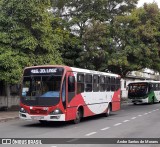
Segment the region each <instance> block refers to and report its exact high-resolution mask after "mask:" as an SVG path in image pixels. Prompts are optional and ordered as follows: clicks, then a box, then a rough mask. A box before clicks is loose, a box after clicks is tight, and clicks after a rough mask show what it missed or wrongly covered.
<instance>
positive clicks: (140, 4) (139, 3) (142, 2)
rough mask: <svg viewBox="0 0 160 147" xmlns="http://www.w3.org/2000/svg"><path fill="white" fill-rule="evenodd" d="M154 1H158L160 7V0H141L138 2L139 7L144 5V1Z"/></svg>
mask: <svg viewBox="0 0 160 147" xmlns="http://www.w3.org/2000/svg"><path fill="white" fill-rule="evenodd" d="M152 2H156V3H157V4H158V7H159V8H160V0H139V2H138V5H137V6H138V7H141V6H143V4H144V3H152Z"/></svg>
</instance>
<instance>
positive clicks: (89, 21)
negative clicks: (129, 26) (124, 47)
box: [52, 0, 138, 70]
mask: <svg viewBox="0 0 160 147" xmlns="http://www.w3.org/2000/svg"><path fill="white" fill-rule="evenodd" d="M137 1H138V0H86V1H85V0H78V1H76V0H64V1H62V0H52V7H53V9H54V11H53V14H54V15H55V16H58V17H61V18H62V19H63V20H64V22H65V23H64V28H65V29H66V30H68V31H69V32H70V33H71V34H72V35H70V36H72V38H74V37H73V35H74V36H75V38H76V40H77V41H74V47H75V49H73V48H70V47H69V48H70V49H71V50H70V52H69V54H70V55H71V56H70V57H72V59H74V61H75V60H76V61H77V58H74V55H75V54H74V52H75V50H76V46H78V47H80V48H81V49H80V48H79V50H78V51H79V52H78V53H79V57H80V58H78V61H79V63H80V64H79V65H78V64H76V65H77V66H78V67H82V68H89V69H95V70H105V69H106V68H107V64H108V62H107V60H108V55H109V53H110V52H111V51H110V48H111V44H112V42H113V41H112V38H111V35H112V34H111V32H112V27H111V26H112V23H113V19H114V17H115V16H117V15H126V14H128V13H130V12H131V11H132V9H133V8H135V7H136V4H137ZM71 40H72V39H71ZM78 40H79V41H78ZM71 42H73V41H71ZM67 47H68V46H67ZM64 50H66V51H67V52H68V48H65V47H64ZM72 51H73V53H72ZM64 54H65V51H64V52H63V53H62V56H63V57H66V56H65V55H64ZM72 55H73V56H72ZM67 60H68V59H67ZM77 63H78V62H77ZM68 64H69V65H70V63H68Z"/></svg>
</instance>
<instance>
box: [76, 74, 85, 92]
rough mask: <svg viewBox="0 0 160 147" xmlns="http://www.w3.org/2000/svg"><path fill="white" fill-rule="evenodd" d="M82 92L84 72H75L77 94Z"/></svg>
mask: <svg viewBox="0 0 160 147" xmlns="http://www.w3.org/2000/svg"><path fill="white" fill-rule="evenodd" d="M82 92H84V74H82V73H79V74H77V94H79V93H82Z"/></svg>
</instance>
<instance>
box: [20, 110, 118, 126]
mask: <svg viewBox="0 0 160 147" xmlns="http://www.w3.org/2000/svg"><path fill="white" fill-rule="evenodd" d="M115 115H116V114H114V112H113V113H111V114H110V116H109V117H105V116H104V114H100V115H96V116H90V117H86V118H83V119H82V120H81V122H80V124H83V123H86V122H90V121H91V122H92V121H96V120H100V119H108V120H109V119H112V116H115ZM72 125H73V126H75V127H76V126H77V125H79V124H74V123H73V121H67V122H45V123H40V122H33V123H30V124H25V125H23V127H29V128H30V127H33V128H35V127H36V128H62V127H68V126H72Z"/></svg>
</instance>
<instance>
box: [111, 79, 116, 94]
mask: <svg viewBox="0 0 160 147" xmlns="http://www.w3.org/2000/svg"><path fill="white" fill-rule="evenodd" d="M115 84H116V80H115V78H114V77H111V91H115V90H116V85H115Z"/></svg>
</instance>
